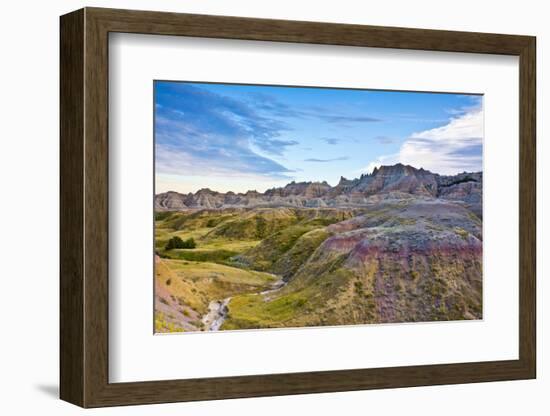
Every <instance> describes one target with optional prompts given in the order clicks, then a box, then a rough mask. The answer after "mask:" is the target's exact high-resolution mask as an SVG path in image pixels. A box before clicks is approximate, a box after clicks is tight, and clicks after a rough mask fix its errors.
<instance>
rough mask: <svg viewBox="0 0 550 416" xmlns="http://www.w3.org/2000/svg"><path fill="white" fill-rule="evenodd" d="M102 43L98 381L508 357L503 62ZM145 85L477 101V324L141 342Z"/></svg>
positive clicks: (514, 133) (147, 191) (147, 127)
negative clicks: (102, 349)
mask: <svg viewBox="0 0 550 416" xmlns="http://www.w3.org/2000/svg"><path fill="white" fill-rule="evenodd" d="M110 47H111V48H110V56H109V62H110V88H109V97H110V103H109V120H110V121H111V123H110V126H109V128H110V131H109V134H110V136H109V139H110V143H109V158H110V160H109V174H110V177H109V185H110V189H109V214H110V218H111V219H113V220H112V221H110V223H109V226H110V230H109V232H110V234H109V251H110V256H111V257H110V266H109V267H110V269H109V331H110V332H109V335H110V337H109V341H110V346H109V348H110V349H109V364H110V380H111V381H114V382H125V381H145V380H171V379H176V378H197V377H216V376H232V375H249V374H264V373H283V372H302V371H324V370H338V369H350V368H370V367H390V366H404V365H413V364H417V365H420V364H442V363H455V362H473V361H489V360H513V359H517V358H518V297H519V294H518V293H519V287H518V276H517V274H514V273H510V271H511V270H518V264H519V248H518V241H519V237H518V226H517V224H518V221H519V212H518V207H519V203H518V201H519V192H518V191H517V189H518V186H519V185H518V183H519V180H518V178H519V155H518V151H517V149H518V145H517V143H518V130H519V128H518V125H519V124H518V111H517V108H518V103H519V96H518V80H519V68H518V59H517V58H516V57H509V56H497V55H479V54H452V53H442V52H426V51H397V50H391V49H374V48H362V49H358V48H353V47H347V48H345V47H332V46H327V45H297V44H284V43H265V42H252V41H237V40H217V39H193V38H183V39H182V38H177V37H166V36H144V35H128V34H113V35H111V40H110ZM219 62H223V63H224V64H223V66H220V65H219ZM318 68H323V70H322V71H319V70H318ZM411 74H414V76H411ZM154 79H164V80H167V79H170V80H197V81H224V82H236V83H239V82H241V83H242V82H247V83H253V84H278V85H285V84H292V85H302V86H304V85H309V86H330V87H341V88H345V87H356V88H369V87H371V88H378V89H389V90H392V89H393V90H404V91H407V90H409V91H411V90H420V91H440V92H443V91H445V92H459V91H460V92H468V93H481V94H484V96H483V102H484V130H485V136H484V140H483V148H484V149H483V153H484V160H483V162H484V163H483V187H484V190H483V194H484V195H483V205H484V215H483V233H484V239H483V294H484V296H483V297H484V299H483V320H482V321H475V322H474V321H460V322H437V323H436V322H430V323H416V324H393V325H389V324H388V325H355V326H341V327H332V328H330V327H324V328H308V329H281V330H270V331H265V330H264V331H250V330H249V331H233V332H218V333H198V334H197V333H196V334H174V335H172V336H152V333H151V328H153V313H152V311H153V285H152V280H153V274H154V273H153V258H152V247H153V244H154V243H153V229H152V219H153V211H152V203H151V199H152V195H153V189H152V178H153V176H154V172H153V164H152V160H153V136H152V132H153V112H152V103H153V88H152V86H153V80H154ZM502 183H506V184H507V186H509V187H510V189H515V192H507V193H504V192H502ZM136 224H139V225H140V226H136ZM504 225H505V226H506V229H507V230H508V235H507V238H502V235H501V230H502V227H503V226H504ZM503 258H505V259H506V261H505V262H504V261H502V259H503ZM405 344H406V346H407V347H406V348H403V345H405ZM220 345H223V353H220ZM288 345H292V348H291V349H290V350H289V349H288V348H286V347H284V346H288ZM281 349H283V350H285V351H286V352H287V353H285V354H281ZM182 354H183V357H196V358H197V359H194V360H189V359H182V360H174V357H178V356H181V355H182ZM199 357H207V359H201V358H199ZM266 357H269V359H266ZM228 358H230V359H228Z"/></svg>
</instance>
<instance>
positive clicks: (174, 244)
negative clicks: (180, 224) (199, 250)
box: [164, 235, 197, 250]
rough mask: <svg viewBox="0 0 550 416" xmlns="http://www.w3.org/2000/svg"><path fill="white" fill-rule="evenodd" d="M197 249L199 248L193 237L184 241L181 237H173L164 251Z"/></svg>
mask: <svg viewBox="0 0 550 416" xmlns="http://www.w3.org/2000/svg"><path fill="white" fill-rule="evenodd" d="M195 247H197V243H195V239H194V238H193V237H191V238H188V239H187V240H185V241H183V240H182V239H181V238H180V237H178V236H177V235H176V236H174V237H172V238H171V239H170V240H168V243H166V247H164V249H165V250H172V249H174V248H195Z"/></svg>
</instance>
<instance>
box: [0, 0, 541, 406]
mask: <svg viewBox="0 0 550 416" xmlns="http://www.w3.org/2000/svg"><path fill="white" fill-rule="evenodd" d="M83 5H88V6H90V5H97V6H104V7H125V8H136V9H138V8H141V9H157V10H167V11H180V12H194V13H212V14H231V15H243V16H257V17H270V18H281V19H297V20H320V21H334V22H349V23H363V24H376V25H391V26H410V27H426V28H435V29H455V30H472V31H485V32H502V33H518V34H534V35H537V36H538V68H537V70H538V82H537V89H538V94H539V95H538V120H539V121H538V137H539V146H538V155H539V156H538V162H539V181H538V191H539V202H538V209H539V227H538V230H539V231H538V240H539V248H538V259H539V270H538V271H539V281H538V290H539V302H538V305H539V306H538V307H539V320H538V325H539V352H540V353H539V366H538V368H539V379H538V380H535V381H519V382H502V383H484V384H477V385H461V386H439V387H426V388H413V389H401V390H382V391H369V392H353V393H339V394H322V395H308V396H297V397H276V398H263V399H246V400H231V401H221V402H204V403H188V404H167V405H158V406H141V407H134V408H123V409H121V408H118V409H116V408H115V409H108V410H93V411H88V412H87V413H88V414H96V413H97V414H105V415H106V414H120V415H122V414H124V415H126V414H130V415H134V414H150V415H162V414H178V415H181V414H192V415H207V414H208V415H209V414H217V415H219V414H224V415H233V414H239V415H243V414H263V415H280V414H284V413H287V414H296V413H315V414H317V415H325V414H326V415H332V414H338V413H342V411H344V409H345V412H346V414H364V413H365V411H369V412H371V413H384V414H400V413H406V414H408V415H415V414H419V415H441V414H442V413H443V412H444V413H445V414H447V415H464V414H500V415H514V414H529V415H544V414H547V412H548V408H549V401H548V398H547V397H548V396H547V392H548V389H549V388H550V379H549V377H548V374H549V372H550V365H549V364H548V363H549V361H548V360H547V359H546V357H545V355H544V354H545V351H544V347H545V346H546V344H547V342H546V341H547V339H548V331H547V330H546V331H544V332H543V331H542V328H543V325H544V323H546V318H547V316H548V315H547V310H548V308H546V307H545V306H544V303H545V302H550V294H549V293H548V290H547V289H548V285H547V284H545V282H544V274H545V272H546V271H547V270H548V264H549V263H548V260H547V259H545V258H544V253H543V245H544V246H547V243H549V242H550V227H549V225H548V221H547V220H546V218H545V219H543V218H541V216H540V214H541V213H542V212H543V211H544V210H546V211H548V210H549V209H550V206H549V205H550V201H548V196H547V194H548V192H545V193H544V194H543V193H542V191H543V183H549V180H550V175H549V172H550V170H549V169H548V168H545V167H544V166H543V165H544V164H545V163H546V164H548V163H550V146H549V145H548V144H547V143H545V142H544V140H542V137H543V135H544V130H543V128H544V120H543V118H544V115H545V103H546V102H547V101H548V100H549V99H550V85H549V84H548V81H547V79H548V78H547V77H545V72H546V73H548V71H549V70H550V66H549V67H548V68H547V67H546V66H548V65H549V64H547V62H546V61H547V57H548V56H550V46H549V43H548V42H549V41H550V27H548V25H547V18H546V17H547V13H545V11H544V10H543V8H544V4H543V2H538V1H534V0H525V1H523V2H521V3H517V2H514V3H510V4H507V3H506V2H503V1H498V2H497V1H487V2H478V1H471V0H464V1H462V2H460V4H455V5H453V8H452V12H451V10H450V8H449V6H448V5H447V4H445V3H444V2H438V1H435V0H434V1H420V0H419V1H417V2H408V1H406V0H401V1H391V0H388V1H386V2H382V3H373V4H372V5H368V4H367V3H365V2H355V1H353V0H340V1H338V2H334V1H311V2H310V1H302V2H296V1H295V0H294V1H290V0H278V1H263V2H254V1H252V0H250V1H246V0H232V1H227V2H223V3H221V2H219V1H215V0H211V1H209V0H189V1H181V0H180V1H176V0H173V1H168V0H166V1H162V0H157V1H152V0H121V1H116V2H113V1H110V2H108V1H89V2H83V1H68V0H53V1H51V2H38V1H35V2H30V1H20V2H17V3H16V2H12V3H6V5H4V7H3V9H2V13H1V15H0V19H1V25H0V30H1V31H2V37H1V38H0V39H2V51H3V59H2V65H1V66H0V71H1V72H2V77H1V80H2V90H1V91H2V100H1V101H0V106H2V108H1V110H2V111H1V112H0V114H2V127H3V130H2V132H3V140H2V145H3V147H2V151H1V152H0V173H1V176H0V177H1V178H2V189H3V194H4V199H3V200H4V201H5V202H4V204H2V208H1V209H2V215H0V230H2V237H1V240H0V241H1V244H2V253H3V254H2V263H3V265H4V268H3V270H2V279H1V280H0V282H1V290H2V292H1V293H2V295H3V296H2V302H1V303H0V308H1V315H0V316H2V323H3V324H4V325H3V327H4V331H5V334H3V336H2V343H1V344H0V368H1V369H2V376H3V377H2V379H1V381H0V383H1V386H0V387H1V388H2V392H3V394H2V396H3V400H2V402H1V403H0V410H2V412H3V413H6V414H26V413H31V412H34V413H37V412H40V413H46V414H56V415H65V414H66V415H68V414H78V413H80V412H82V411H81V410H80V409H78V408H76V407H74V406H72V405H69V404H66V403H63V402H60V401H58V400H56V399H55V396H56V395H57V385H58V359H57V356H58V312H57V306H58V280H57V279H58V221H57V218H58V172H59V170H58V77H59V76H58V16H59V15H60V14H62V13H65V12H68V11H71V10H73V9H75V8H78V7H81V6H83ZM495 10H498V13H497V12H495ZM495 16H498V19H497V18H495ZM23 22H24V25H23V26H21V24H22V23H23ZM506 186H507V184H503V192H506V189H507V188H506ZM544 198H545V199H546V200H544ZM31 414H32V413H31Z"/></svg>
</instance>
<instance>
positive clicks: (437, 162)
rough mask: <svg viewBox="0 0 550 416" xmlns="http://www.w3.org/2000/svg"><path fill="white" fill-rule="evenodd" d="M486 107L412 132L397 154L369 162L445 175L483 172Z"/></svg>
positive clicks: (371, 164)
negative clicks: (428, 128)
mask: <svg viewBox="0 0 550 416" xmlns="http://www.w3.org/2000/svg"><path fill="white" fill-rule="evenodd" d="M482 149H483V110H482V107H481V106H476V107H475V108H470V109H469V110H468V111H466V112H463V113H462V114H460V115H457V116H456V117H453V118H451V120H450V121H449V122H448V123H447V124H445V125H444V126H441V127H437V128H433V129H430V130H425V131H421V132H417V133H413V134H412V135H411V136H410V137H409V138H408V139H407V140H406V141H405V142H404V143H403V144H402V145H401V148H400V149H399V151H398V152H397V153H395V154H389V155H383V156H380V157H378V158H377V159H376V160H374V161H372V162H371V163H370V164H369V165H367V166H366V167H365V168H364V169H363V172H372V170H373V169H374V168H375V167H379V166H381V165H390V164H394V163H398V162H400V163H403V164H408V165H412V166H415V167H418V168H420V167H423V168H424V169H428V170H430V171H432V172H435V173H440V174H444V175H449V174H455V173H458V172H462V171H480V170H482V163H483V150H482Z"/></svg>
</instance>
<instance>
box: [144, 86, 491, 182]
mask: <svg viewBox="0 0 550 416" xmlns="http://www.w3.org/2000/svg"><path fill="white" fill-rule="evenodd" d="M154 87H155V162H156V165H155V170H156V172H155V173H156V192H157V193H159V192H165V191H168V190H175V191H179V192H195V191H197V190H198V189H200V188H205V187H208V188H210V189H213V190H216V191H220V192H227V191H229V190H232V191H234V192H245V191H246V190H249V189H255V190H258V191H260V192H263V191H265V190H266V189H268V188H271V187H273V186H284V185H285V184H286V183H288V182H290V181H292V180H295V181H327V182H328V183H330V184H331V185H335V184H336V183H338V180H339V179H340V176H345V177H347V178H354V177H357V176H359V175H361V173H369V172H371V171H372V169H373V168H374V167H375V166H380V165H381V164H394V163H397V162H402V163H406V164H410V165H413V166H415V167H418V168H420V167H424V168H425V169H429V170H431V171H433V172H436V173H441V174H454V173H457V172H462V171H465V170H466V171H474V170H475V171H479V170H481V169H482V141H483V113H482V97H480V96H476V95H466V94H440V93H439V94H436V93H418V92H397V91H372V90H349V89H331V88H302V87H280V86H258V85H254V86H251V85H233V84H205V83H189V82H166V81H156V82H155V84H154Z"/></svg>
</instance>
